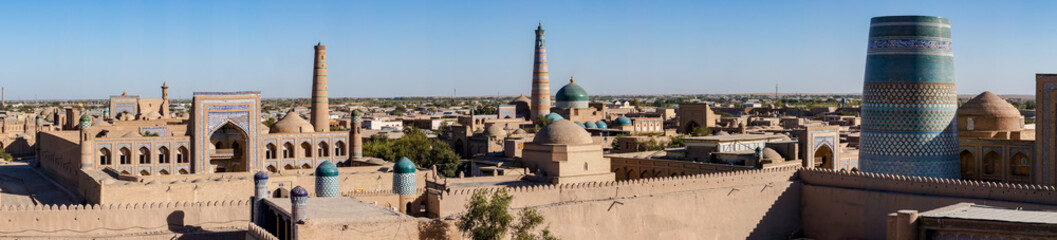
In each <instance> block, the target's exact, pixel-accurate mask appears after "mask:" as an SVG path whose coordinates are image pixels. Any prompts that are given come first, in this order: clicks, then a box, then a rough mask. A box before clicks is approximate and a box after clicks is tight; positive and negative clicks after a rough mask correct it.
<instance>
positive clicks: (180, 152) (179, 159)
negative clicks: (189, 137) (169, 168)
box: [176, 146, 191, 163]
mask: <svg viewBox="0 0 1057 240" xmlns="http://www.w3.org/2000/svg"><path fill="white" fill-rule="evenodd" d="M188 154H189V153H188V151H187V147H184V146H180V147H179V148H177V149H176V163H188V162H191V161H190V159H188V157H189V156H191V155H188Z"/></svg>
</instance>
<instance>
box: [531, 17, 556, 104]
mask: <svg viewBox="0 0 1057 240" xmlns="http://www.w3.org/2000/svg"><path fill="white" fill-rule="evenodd" d="M543 32H544V30H543V23H540V25H539V26H538V27H536V57H535V58H534V60H533V63H532V104H531V105H532V106H531V107H532V120H533V121H535V120H536V118H538V117H539V116H545V115H547V113H550V112H551V83H550V78H549V76H548V73H547V46H546V44H545V43H544V40H543Z"/></svg>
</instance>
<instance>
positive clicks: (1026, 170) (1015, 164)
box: [1009, 152, 1031, 177]
mask: <svg viewBox="0 0 1057 240" xmlns="http://www.w3.org/2000/svg"><path fill="white" fill-rule="evenodd" d="M1030 169H1031V160H1029V158H1028V155H1027V154H1024V153H1023V152H1017V153H1016V154H1013V157H1012V158H1009V175H1010V176H1017V177H1027V176H1028V175H1030V172H1031V171H1030Z"/></svg>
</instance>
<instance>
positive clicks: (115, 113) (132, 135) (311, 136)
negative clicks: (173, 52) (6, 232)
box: [37, 44, 359, 183]
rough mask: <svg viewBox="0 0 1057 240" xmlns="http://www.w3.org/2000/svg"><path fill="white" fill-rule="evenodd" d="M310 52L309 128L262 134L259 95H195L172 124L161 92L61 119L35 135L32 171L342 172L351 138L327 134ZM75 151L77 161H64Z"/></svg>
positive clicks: (73, 174) (287, 119)
mask: <svg viewBox="0 0 1057 240" xmlns="http://www.w3.org/2000/svg"><path fill="white" fill-rule="evenodd" d="M315 48H316V53H315V56H316V60H315V66H316V67H315V70H314V76H313V86H315V89H313V91H312V94H313V98H314V99H315V98H319V97H320V95H322V98H323V99H324V100H323V101H314V104H313V105H312V106H313V107H312V109H311V110H312V112H311V118H313V119H314V120H317V123H316V124H313V123H311V122H309V121H308V120H306V119H305V118H304V117H302V116H300V115H299V114H298V113H295V112H292V111H291V112H289V113H287V114H286V115H285V116H284V117H283V118H282V119H281V120H279V121H278V122H276V123H275V124H274V125H272V126H271V127H268V126H265V125H264V124H263V123H261V119H262V117H261V94H260V92H256V91H241V92H195V93H194V97H193V100H192V106H191V110H190V111H189V113H188V114H187V116H176V115H174V114H171V113H169V111H168V105H169V99H168V85H167V84H163V86H162V99H140V98H139V96H129V95H128V94H122V95H121V96H112V97H111V103H110V107H111V108H110V109H107V110H106V111H104V114H103V116H91V115H89V114H87V113H84V114H81V116H80V117H67V118H66V123H68V124H66V125H70V127H68V128H63V129H55V128H48V129H40V130H41V131H40V132H39V137H38V139H39V147H38V148H37V149H38V151H39V153H38V154H39V158H38V159H43V161H38V163H37V164H38V165H39V167H41V168H44V169H46V170H48V171H49V172H51V173H53V174H55V175H57V177H58V178H60V179H61V180H63V181H64V182H67V183H76V182H78V181H77V178H78V177H77V174H78V172H80V170H81V169H97V170H102V171H104V172H111V173H113V174H116V175H121V176H164V175H194V174H214V173H226V172H256V171H266V172H271V173H277V172H280V171H283V170H292V169H312V168H314V167H315V166H318V165H319V164H320V163H322V162H324V161H331V162H333V163H337V164H338V165H345V164H348V162H347V161H349V160H352V159H354V158H358V157H359V155H358V154H350V152H349V149H351V148H353V147H354V146H350V144H351V143H352V142H353V141H350V139H352V137H353V136H354V135H355V134H357V133H358V130H357V129H356V127H354V128H353V130H350V131H340V132H331V131H330V128H329V126H328V124H329V119H327V118H326V116H329V113H328V112H329V106H328V105H329V104H328V103H327V101H326V100H325V99H326V98H325V96H326V61H325V56H326V53H325V50H326V46H325V45H322V44H319V45H316V46H315ZM320 72H322V74H320ZM71 112H72V110H71ZM71 115H72V114H71ZM354 115H355V114H354ZM73 116H75V115H73ZM319 116H323V117H319ZM317 118H318V119H317ZM354 120H355V119H354ZM319 122H321V123H319ZM317 125H318V126H317ZM41 126H44V125H41ZM75 149H76V150H75ZM75 151H76V152H79V154H71V153H72V152H75Z"/></svg>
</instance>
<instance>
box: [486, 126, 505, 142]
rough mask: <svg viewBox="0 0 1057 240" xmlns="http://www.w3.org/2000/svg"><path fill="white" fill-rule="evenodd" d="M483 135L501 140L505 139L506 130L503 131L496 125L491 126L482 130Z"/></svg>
mask: <svg viewBox="0 0 1057 240" xmlns="http://www.w3.org/2000/svg"><path fill="white" fill-rule="evenodd" d="M484 135H485V136H489V137H496V138H500V139H502V138H506V135H507V133H506V130H503V127H500V126H499V125H496V124H492V126H488V128H487V129H485V130H484Z"/></svg>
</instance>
